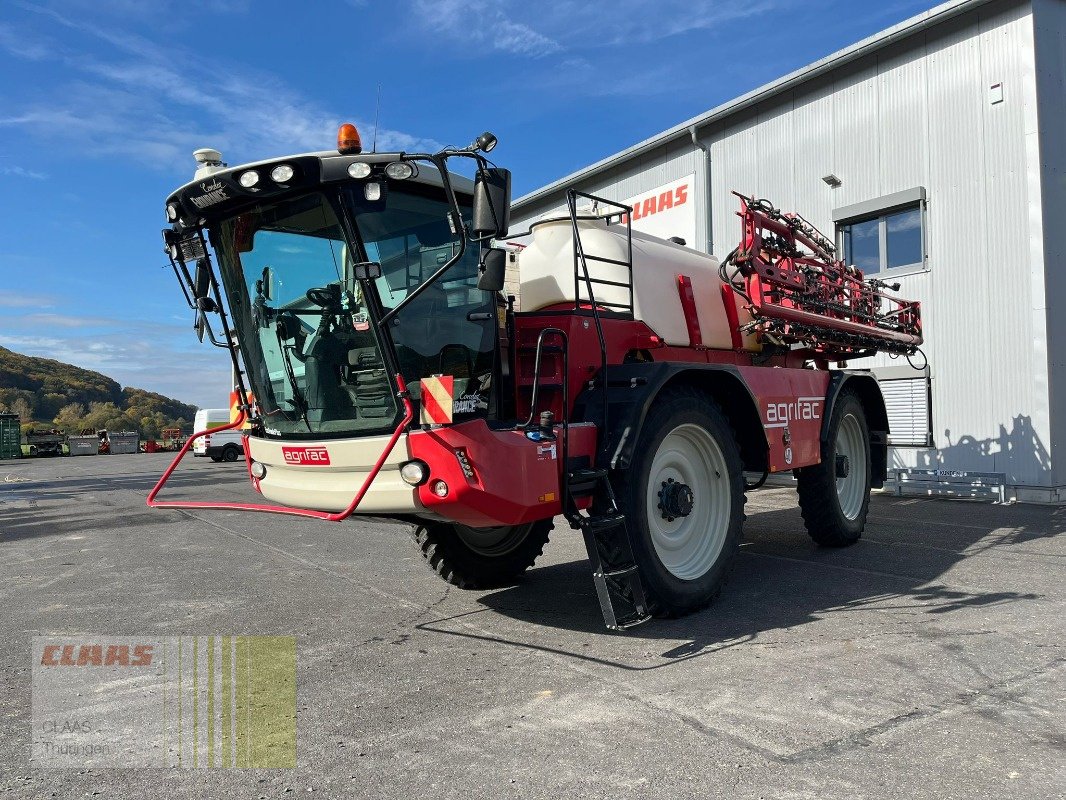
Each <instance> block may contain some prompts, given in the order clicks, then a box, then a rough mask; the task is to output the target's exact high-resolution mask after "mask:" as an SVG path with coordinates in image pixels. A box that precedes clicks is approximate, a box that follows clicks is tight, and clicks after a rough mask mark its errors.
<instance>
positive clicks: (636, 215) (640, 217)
mask: <svg viewBox="0 0 1066 800" xmlns="http://www.w3.org/2000/svg"><path fill="white" fill-rule="evenodd" d="M694 185H695V175H688V176H686V177H684V178H679V179H678V180H676V181H670V183H664V184H663V185H662V186H657V187H655V188H654V189H649V190H648V191H646V192H641V193H640V194H637V195H633V196H632V197H628V198H626V199H625V200H623V201H622V202H623V203H624V204H625V205H627V206H632V207H633V215H632V216H633V219H632V220H631V221H632V224H633V230H635V231H641V232H643V233H650V234H651V235H652V236H658V237H659V238H660V239H670V238H672V237H675V236H677V237H680V238H682V239H684V240H685V244H686V245H688V246H689V247H695V246H696V204H695V202H694V196H693V187H694ZM622 222H623V223H624V222H625V219H623V220H622Z"/></svg>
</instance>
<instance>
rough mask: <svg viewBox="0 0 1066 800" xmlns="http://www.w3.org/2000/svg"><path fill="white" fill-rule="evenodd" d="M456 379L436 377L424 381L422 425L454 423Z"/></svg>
mask: <svg viewBox="0 0 1066 800" xmlns="http://www.w3.org/2000/svg"><path fill="white" fill-rule="evenodd" d="M454 398H455V378H453V377H452V376H451V375H436V376H434V377H432V378H423V379H422V424H423V425H447V424H449V423H450V422H451V421H452V402H453V399H454Z"/></svg>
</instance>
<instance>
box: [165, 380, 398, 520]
mask: <svg viewBox="0 0 1066 800" xmlns="http://www.w3.org/2000/svg"><path fill="white" fill-rule="evenodd" d="M396 386H397V387H398V389H399V391H398V392H397V396H398V397H399V398H400V399H401V400H402V401H403V406H404V416H403V419H401V420H400V423H399V424H398V425H397V426H396V429H395V430H394V431H393V432H392V436H391V437H390V438H389V441H388V444H386V445H385V449H384V450H383V451H382V452H381V455H380V456H378V460H377V461H376V462H375V463H374V466H373V467H372V468H371V470H370V472H369V474H367V476H366V479H365V480H364V481H363V485H362V486H361V487H360V488H359V491H358V492H357V493H356V495H355V497H354V498H353V499H352V502H351V503H350V504H349V505H348V507H347V508H346V509H344V511H338V512H335V513H330V512H328V511H315V510H314V509H310V508H290V507H288V506H271V505H265V504H259V503H221V502H219V503H194V502H187V501H175V500H170V501H165V502H160V501H158V500H156V499H155V498H156V495H158V494H159V492H160V491H161V490H162V489H163V486H164V485H165V484H166V482H167V481H168V480H169V479H170V476H171V474H172V473H173V472H174V470H175V469H177V466H178V463H179V462H180V461H181V460H182V459H183V458H184V457H185V454H186V453H188V452H189V448H190V447H192V443H193V442H195V441H196V440H197V439H199V438H200V437H201V436H206V435H207V434H209V433H218V432H219V431H228V430H232V429H234V428H239V427H240V426H241V425H243V424H244V420H245V418H246V416H247V415H246V413H245V411H244V409H241V411H240V413H239V414H238V415H237V419H236V420H235V421H233V422H231V423H229V424H228V425H222V426H220V427H218V428H210V429H208V430H203V431H199V432H198V433H194V434H193V435H192V436H190V437H189V439H188V441H187V442H185V446H184V447H182V448H181V451H180V452H179V453H178V455H177V457H176V458H175V459H174V460H173V461H172V462H171V464H170V466H169V467H167V469H166V472H164V473H163V477H161V478H160V479H159V482H158V483H156V485H155V487H154V488H153V489H152V491H151V492H149V493H148V499H147V504H148V507H149V508H203V509H210V508H218V509H229V510H234V511H262V512H265V513H268V514H288V515H290V516H294V517H311V518H313V519H324V520H327V521H329V522H340V521H341V520H345V519H347V518H348V517H350V516H351V515H352V514H353V513H354V512H355V509H356V508H357V507H358V506H359V504H360V503H361V502H362V500H363V497H364V496H365V495H366V493H367V491H368V490H369V489H370V484H371V483H373V482H374V478H376V477H377V476H378V473H379V472H381V468H382V467H383V466H384V465H385V459H387V458H388V457H389V454H390V453H391V452H392V450H393V448H394V447H396V442H398V441H399V439H400V436H401V435H402V434H403V432H404V430H406V428H407V426H408V425H410V424H411V420H413V419H414V415H415V414H414V406H412V405H411V397H410V395H409V394H408V392H407V384H406V383H405V382H404V379H403V376H402V375H400V374H397V375H396ZM244 459H245V461H246V462H247V464H248V471H249V476H251V468H252V456H251V453H250V452H249V448H248V446H247V437H245V448H244Z"/></svg>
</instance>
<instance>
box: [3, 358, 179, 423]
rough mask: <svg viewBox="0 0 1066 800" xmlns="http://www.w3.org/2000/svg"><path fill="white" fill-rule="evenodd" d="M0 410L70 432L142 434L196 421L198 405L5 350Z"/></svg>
mask: <svg viewBox="0 0 1066 800" xmlns="http://www.w3.org/2000/svg"><path fill="white" fill-rule="evenodd" d="M0 409H2V410H7V411H14V412H16V413H18V414H19V416H20V417H22V421H23V422H28V421H29V420H30V418H32V419H33V420H34V421H37V422H41V423H44V424H46V425H48V426H49V427H51V426H52V425H58V426H59V427H62V428H64V429H65V430H66V431H67V432H68V433H69V432H72V431H74V430H75V429H78V430H80V429H83V428H94V429H95V428H107V429H108V430H140V431H141V433H142V434H143V435H145V436H148V437H152V436H158V435H159V432H160V429H161V428H162V427H168V426H170V425H171V424H173V423H175V422H183V423H186V424H188V423H191V422H192V419H193V416H194V415H195V414H196V406H191V405H188V404H187V403H182V402H181V401H179V400H174V399H173V398H170V397H164V396H163V395H161V394H156V393H155V392H149V391H146V390H144V389H135V388H132V387H127V388H125V389H123V388H122V387H121V386H120V385H119V384H118V382H117V381H114V380H112V379H111V378H109V377H107V376H106V375H102V374H101V373H99V372H94V371H93V370H89V369H82V368H81V367H76V366H74V365H73V364H64V363H63V362H62V361H54V360H52V359H50V358H38V357H36V356H26V355H22V354H21V353H15V352H13V351H11V350H8V349H6V348H4V347H0Z"/></svg>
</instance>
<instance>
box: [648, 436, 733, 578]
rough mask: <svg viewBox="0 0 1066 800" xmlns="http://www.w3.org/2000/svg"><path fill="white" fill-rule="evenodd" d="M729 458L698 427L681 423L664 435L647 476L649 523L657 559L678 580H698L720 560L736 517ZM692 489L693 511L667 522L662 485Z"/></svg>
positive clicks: (711, 438) (716, 443)
mask: <svg viewBox="0 0 1066 800" xmlns="http://www.w3.org/2000/svg"><path fill="white" fill-rule="evenodd" d="M731 480H732V478H731V476H730V475H729V472H728V470H727V469H726V462H725V456H724V455H722V450H721V448H720V447H719V446H718V442H716V441H715V439H714V437H713V436H711V434H710V433H708V432H707V431H706V430H705V429H703V428H701V427H699V426H698V425H691V424H685V425H679V426H678V427H676V428H674V429H673V430H672V431H670V433H668V434H667V435H666V438H665V439H663V441H662V443H661V444H660V445H659V449H658V450H657V451H656V453H655V458H654V459H653V460H652V463H651V471H650V472H649V474H648V489H647V491H648V495H647V519H648V531H649V533H650V534H651V542H652V545H653V546H654V547H655V552H656V554H657V555H658V557H659V561H660V562H661V563H662V565H663V566H664V567H665V568H666V569H667V571H669V572H670V574H672V575H673V576H674V577H677V578H680V579H681V580H695V579H697V578H700V577H702V576H703V575H705V574H706V573H707V571H708V570H710V569H711V567H713V566H714V564H715V562H716V561H717V560H718V556H719V555H720V554H721V552H722V548H723V547H724V545H725V541H726V538H727V537H728V534H729V520H730V516H731V513H732V503H733V500H732V497H731V492H730V482H731ZM671 481H673V482H675V483H682V484H685V485H686V486H687V487H688V488H690V489H691V493H692V494H691V499H692V502H691V511H690V512H689V513H688V514H687V515H685V516H676V517H673V518H672V519H670V518H668V515H669V509H667V511H665V512H664V511H663V510H662V509H660V507H659V504H660V502H661V500H660V492H662V491H663V489H664V486H663V484H667V485H669V484H670V482H671Z"/></svg>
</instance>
